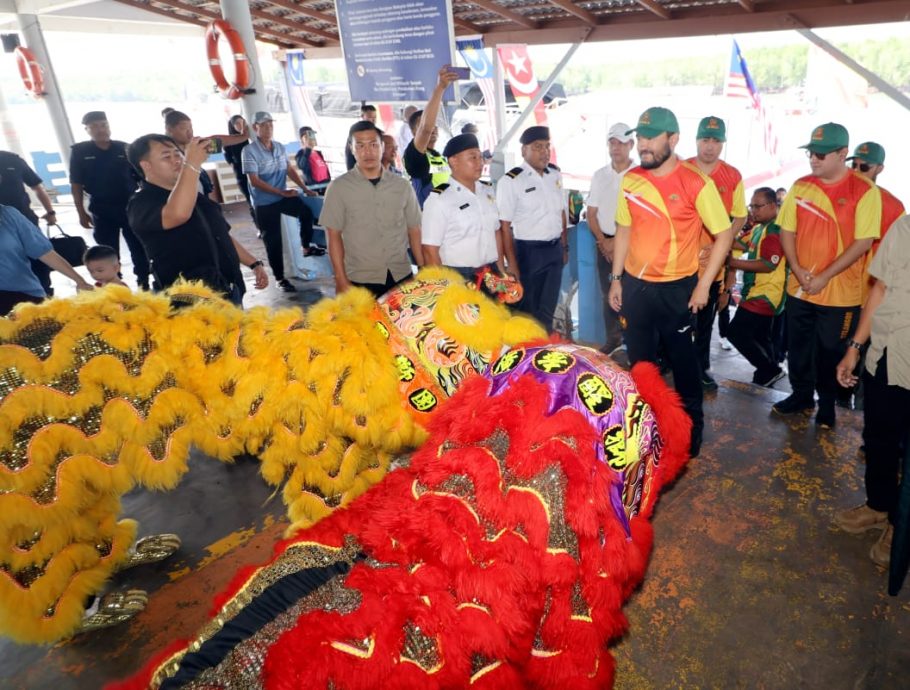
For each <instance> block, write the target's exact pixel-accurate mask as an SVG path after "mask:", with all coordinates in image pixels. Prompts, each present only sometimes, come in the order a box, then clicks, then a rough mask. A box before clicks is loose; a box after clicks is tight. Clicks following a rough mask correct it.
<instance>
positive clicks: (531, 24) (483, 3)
mask: <svg viewBox="0 0 910 690" xmlns="http://www.w3.org/2000/svg"><path fill="white" fill-rule="evenodd" d="M470 2H471V4H472V5H477V6H478V7H481V8H483V9H485V10H486V11H487V12H492V13H493V14H498V15H499V16H500V17H502V18H503V19H508V20H509V21H510V22H513V23H515V24H519V25H521V26H523V27H525V28H526V29H537V28H540V26H539V24H538V23H537V22H535V21H534V20H533V19H528V18H527V17H525V16H524V15H523V14H518V12H513V11H512V10H510V9H506V8H505V7H503V6H502V5H497V4H496V3H495V2H491V0H470Z"/></svg>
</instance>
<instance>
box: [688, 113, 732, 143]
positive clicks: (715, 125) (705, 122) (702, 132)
mask: <svg viewBox="0 0 910 690" xmlns="http://www.w3.org/2000/svg"><path fill="white" fill-rule="evenodd" d="M695 138H696V139H717V140H718V141H726V140H727V125H725V124H724V121H723V120H721V119H720V118H719V117H716V116H714V115H708V117H705V118H702V121H701V122H699V123H698V132H697V133H696V134H695Z"/></svg>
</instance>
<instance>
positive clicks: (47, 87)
mask: <svg viewBox="0 0 910 690" xmlns="http://www.w3.org/2000/svg"><path fill="white" fill-rule="evenodd" d="M16 21H17V22H18V23H19V29H20V30H21V31H22V34H23V36H24V37H25V45H26V47H27V48H28V49H29V50H30V51H32V53H34V55H35V59H36V60H37V61H38V63H39V64H40V65H41V67H42V68H43V70H44V72H43V74H44V91H45V94H46V95H45V96H43V97H42V100H43V101H44V103H45V105H47V111H48V113H49V114H50V116H51V125H52V126H53V128H54V134H55V135H56V137H57V146H59V147H60V158H62V159H63V165H64V168H66V169H67V170H68V169H69V165H70V147H71V146H72V145H73V143H74V141H73V130H72V129H70V121H69V117H67V114H66V106H65V105H64V104H63V95H62V94H61V93H60V89H59V88H58V87H57V76H56V75H55V74H54V66H53V65H52V64H51V58H50V55H48V52H47V45H45V43H44V34H42V33H41V25H40V24H39V23H38V17H37V16H36V15H34V14H17V15H16Z"/></svg>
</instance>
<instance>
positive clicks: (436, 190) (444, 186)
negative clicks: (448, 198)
mask: <svg viewBox="0 0 910 690" xmlns="http://www.w3.org/2000/svg"><path fill="white" fill-rule="evenodd" d="M448 188H449V183H448V182H443V183H442V184H440V185H436V186H435V187H433V189H431V190H430V194H442V193H443V192H444V191H445V190H447V189H448Z"/></svg>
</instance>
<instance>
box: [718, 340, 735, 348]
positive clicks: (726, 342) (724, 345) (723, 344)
mask: <svg viewBox="0 0 910 690" xmlns="http://www.w3.org/2000/svg"><path fill="white" fill-rule="evenodd" d="M720 349H721V350H728V351H729V350H732V349H733V346H732V345H731V344H730V341H729V340H727V339H726V338H721V339H720Z"/></svg>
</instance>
